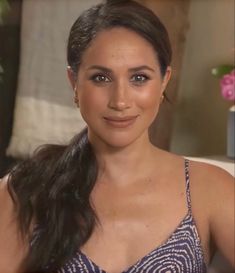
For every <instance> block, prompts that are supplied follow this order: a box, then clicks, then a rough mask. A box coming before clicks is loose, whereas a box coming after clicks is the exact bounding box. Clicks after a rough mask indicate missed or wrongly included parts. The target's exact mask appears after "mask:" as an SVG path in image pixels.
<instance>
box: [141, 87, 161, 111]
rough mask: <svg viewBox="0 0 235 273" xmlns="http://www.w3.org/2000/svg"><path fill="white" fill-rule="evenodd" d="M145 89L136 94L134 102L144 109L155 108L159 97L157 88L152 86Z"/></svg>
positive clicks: (157, 105) (150, 109) (151, 109)
mask: <svg viewBox="0 0 235 273" xmlns="http://www.w3.org/2000/svg"><path fill="white" fill-rule="evenodd" d="M145 91H146V92H140V93H138V96H137V98H136V102H137V104H138V106H139V107H140V108H142V109H143V110H145V111H146V110H149V111H153V110H157V109H158V107H159V103H160V97H161V94H160V91H159V88H157V87H156V86H154V87H152V88H149V89H148V90H145Z"/></svg>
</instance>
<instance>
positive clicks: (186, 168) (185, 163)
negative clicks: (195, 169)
mask: <svg viewBox="0 0 235 273" xmlns="http://www.w3.org/2000/svg"><path fill="white" fill-rule="evenodd" d="M184 166H185V183H186V197H187V205H188V210H189V212H190V213H191V211H192V209H191V196H190V177H189V160H188V159H186V158H185V160H184Z"/></svg>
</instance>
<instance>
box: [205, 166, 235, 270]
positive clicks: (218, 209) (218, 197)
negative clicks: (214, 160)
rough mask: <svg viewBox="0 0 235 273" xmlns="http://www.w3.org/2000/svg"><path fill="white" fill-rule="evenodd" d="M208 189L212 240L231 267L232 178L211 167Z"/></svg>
mask: <svg viewBox="0 0 235 273" xmlns="http://www.w3.org/2000/svg"><path fill="white" fill-rule="evenodd" d="M211 168H212V170H211V172H210V173H211V175H210V183H209V185H210V186H209V187H208V194H207V196H208V205H209V208H210V210H209V211H210V215H209V223H210V232H211V235H212V239H213V240H214V242H215V244H216V246H217V248H218V249H219V250H220V252H221V253H222V254H223V255H224V256H225V258H227V259H228V261H229V262H230V263H231V265H232V266H233V267H235V262H234V254H235V249H234V239H235V238H234V228H235V227H234V193H235V192H234V190H235V182H234V178H233V177H232V176H231V175H230V174H228V173H227V172H225V171H224V170H222V169H219V168H217V167H211Z"/></svg>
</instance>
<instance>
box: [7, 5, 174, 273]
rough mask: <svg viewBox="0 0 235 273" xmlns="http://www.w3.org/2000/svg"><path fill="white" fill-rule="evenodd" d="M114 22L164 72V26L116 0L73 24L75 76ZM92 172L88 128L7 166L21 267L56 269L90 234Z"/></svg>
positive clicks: (167, 53)
mask: <svg viewBox="0 0 235 273" xmlns="http://www.w3.org/2000/svg"><path fill="white" fill-rule="evenodd" d="M115 27H125V28H128V29H130V30H132V31H134V32H136V33H138V34H139V35H140V36H142V37H143V38H145V39H146V40H147V41H148V42H149V43H150V44H151V45H152V46H153V48H154V50H155V52H156V58H157V59H158V61H159V64H160V68H161V73H162V75H164V74H165V72H166V68H167V66H168V65H169V64H170V62H171V54H172V53H171V45H170V41H169V38H168V34H167V31H166V29H165V27H164V26H163V24H162V23H161V22H160V20H159V19H158V17H157V16H156V15H155V14H154V13H153V12H152V11H151V10H149V9H148V8H146V7H144V6H142V5H141V4H138V3H137V2H135V1H123V0H119V1H118V0H116V1H106V3H105V4H98V5H96V6H94V7H92V8H90V9H88V10H86V11H85V12H83V13H82V14H81V15H80V16H79V18H78V19H77V20H76V22H75V23H74V24H73V26H72V28H71V31H70V35H69V38H68V46H67V61H68V65H69V66H70V67H71V69H72V71H73V73H74V77H76V75H77V74H78V73H79V66H80V64H81V62H82V58H83V55H84V52H85V51H86V49H87V48H88V47H89V46H90V44H91V43H92V42H93V41H94V40H95V37H96V36H97V35H98V34H99V32H101V31H104V30H108V29H111V28H115ZM97 173H98V165H97V162H96V157H95V154H94V152H93V149H92V146H91V144H90V142H89V140H88V136H87V128H85V129H84V130H82V132H80V133H79V134H78V135H76V136H75V137H74V138H73V139H72V140H71V142H70V143H69V144H68V145H64V146H61V145H44V146H41V147H40V148H38V149H37V150H36V151H35V152H34V154H33V155H32V156H31V157H30V158H29V159H26V160H24V161H23V162H21V163H19V164H18V165H16V166H15V167H14V168H13V169H12V170H11V172H10V175H9V180H8V190H9V192H10V194H11V197H12V199H13V201H14V203H15V206H16V212H17V219H18V223H19V229H20V231H21V234H22V236H23V238H25V239H26V240H28V243H29V245H30V249H29V251H28V255H27V257H26V258H25V261H24V268H25V272H54V271H56V270H58V269H59V268H60V267H61V266H62V265H63V264H64V263H65V262H66V261H67V260H68V259H69V258H70V257H72V256H73V255H74V254H75V253H76V251H77V250H78V249H79V248H80V247H81V246H82V245H84V244H85V243H86V241H87V240H88V239H89V237H90V235H91V233H92V231H93V229H94V227H95V225H96V224H97V223H98V219H97V217H96V214H95V211H94V208H93V206H92V204H91V200H90V194H91V191H92V189H93V187H94V185H95V182H96V179H97ZM32 227H33V228H32Z"/></svg>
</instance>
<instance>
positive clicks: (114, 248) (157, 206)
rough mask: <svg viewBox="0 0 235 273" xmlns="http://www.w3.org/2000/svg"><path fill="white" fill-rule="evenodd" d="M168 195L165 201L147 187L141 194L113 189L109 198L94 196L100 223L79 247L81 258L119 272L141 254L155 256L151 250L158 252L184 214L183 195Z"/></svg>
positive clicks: (184, 198) (141, 256)
mask: <svg viewBox="0 0 235 273" xmlns="http://www.w3.org/2000/svg"><path fill="white" fill-rule="evenodd" d="M109 194H110V193H109ZM167 194H168V197H169V198H168V200H169V202H167V203H166V201H165V200H166V198H165V197H164V196H160V195H159V196H157V195H156V193H154V192H153V191H151V192H148V191H146V189H145V190H143V191H141V194H140V193H139V191H138V192H135V193H134V192H133V191H131V193H129V194H128V195H126V192H125V193H124V192H123V193H122V194H121V193H118V192H116V195H115V196H112V198H104V197H105V195H104V193H103V195H101V196H99V195H98V196H96V199H95V200H94V203H95V205H96V206H95V207H96V212H97V215H98V217H99V220H100V225H97V226H96V228H95V230H94V232H93V234H92V236H91V238H90V239H89V240H88V242H87V243H86V244H85V245H84V246H83V247H82V249H81V251H82V253H83V254H86V255H85V256H83V258H84V257H85V259H86V257H89V258H90V260H92V261H93V262H94V264H96V265H97V264H98V265H100V267H101V268H103V269H105V270H106V272H109V273H115V272H119V273H120V272H123V270H124V269H127V268H130V266H131V265H132V266H134V265H136V264H137V263H138V262H139V261H140V260H141V259H142V258H143V257H146V256H148V255H149V254H154V255H156V253H153V250H156V252H159V249H160V248H161V247H162V246H164V245H165V244H166V242H168V240H169V239H170V238H171V236H172V234H173V233H174V232H175V231H176V230H177V228H178V227H179V226H181V225H182V224H183V221H184V220H185V217H186V216H187V205H186V202H185V200H186V197H185V194H184V193H183V192H181V191H178V192H177V193H174V194H173V193H170V191H169V192H168V193H167ZM159 247H160V248H159ZM150 256H151V255H150ZM88 261H89V260H88Z"/></svg>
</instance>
